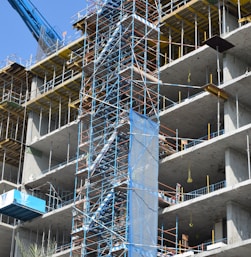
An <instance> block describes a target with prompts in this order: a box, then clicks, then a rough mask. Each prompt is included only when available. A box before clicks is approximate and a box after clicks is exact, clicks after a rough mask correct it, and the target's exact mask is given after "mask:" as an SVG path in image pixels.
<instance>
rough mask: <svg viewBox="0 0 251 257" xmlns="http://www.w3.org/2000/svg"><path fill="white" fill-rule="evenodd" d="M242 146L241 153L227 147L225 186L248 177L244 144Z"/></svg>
mask: <svg viewBox="0 0 251 257" xmlns="http://www.w3.org/2000/svg"><path fill="white" fill-rule="evenodd" d="M243 147H244V149H243V150H244V151H243V153H240V152H237V151H236V150H234V149H231V148H228V149H227V150H226V152H225V165H226V182H227V186H230V185H234V184H237V183H239V182H241V181H244V180H247V179H248V162H247V154H246V152H245V149H246V146H243Z"/></svg>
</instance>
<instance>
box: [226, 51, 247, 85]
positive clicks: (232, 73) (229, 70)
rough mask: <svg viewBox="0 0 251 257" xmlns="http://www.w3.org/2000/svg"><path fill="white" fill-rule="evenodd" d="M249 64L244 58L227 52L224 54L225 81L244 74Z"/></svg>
mask: <svg viewBox="0 0 251 257" xmlns="http://www.w3.org/2000/svg"><path fill="white" fill-rule="evenodd" d="M248 67H249V65H248V64H247V63H246V62H245V61H244V60H243V59H242V60H240V59H238V58H237V57H235V56H233V55H231V54H228V53H225V54H224V56H223V82H227V81H230V80H231V79H234V78H236V77H238V76H240V75H242V74H244V73H245V72H246V71H247V69H248Z"/></svg>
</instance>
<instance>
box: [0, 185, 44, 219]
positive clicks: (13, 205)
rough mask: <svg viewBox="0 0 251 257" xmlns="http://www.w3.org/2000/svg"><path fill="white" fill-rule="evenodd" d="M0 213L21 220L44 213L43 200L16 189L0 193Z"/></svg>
mask: <svg viewBox="0 0 251 257" xmlns="http://www.w3.org/2000/svg"><path fill="white" fill-rule="evenodd" d="M0 213H2V214H5V215H7V216H10V217H13V218H15V219H19V220H22V221H27V220H31V219H33V218H36V217H38V216H40V215H42V214H44V213H45V201H44V200H42V199H40V198H37V197H34V196H32V195H28V194H26V193H22V192H20V191H18V190H16V189H13V190H11V191H8V192H6V193H4V194H2V195H0Z"/></svg>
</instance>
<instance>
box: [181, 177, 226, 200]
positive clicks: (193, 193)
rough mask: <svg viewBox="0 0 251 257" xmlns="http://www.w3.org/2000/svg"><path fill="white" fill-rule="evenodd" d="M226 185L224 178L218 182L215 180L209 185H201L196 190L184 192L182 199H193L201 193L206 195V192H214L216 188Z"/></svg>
mask: <svg viewBox="0 0 251 257" xmlns="http://www.w3.org/2000/svg"><path fill="white" fill-rule="evenodd" d="M225 187H226V180H223V181H220V182H217V183H215V184H212V185H209V186H206V187H202V188H200V189H197V190H193V191H191V192H189V193H185V194H184V195H183V197H182V198H183V199H182V200H183V201H188V200H191V199H194V198H197V197H199V196H202V195H206V194H209V193H211V192H214V191H216V190H219V189H222V188H225Z"/></svg>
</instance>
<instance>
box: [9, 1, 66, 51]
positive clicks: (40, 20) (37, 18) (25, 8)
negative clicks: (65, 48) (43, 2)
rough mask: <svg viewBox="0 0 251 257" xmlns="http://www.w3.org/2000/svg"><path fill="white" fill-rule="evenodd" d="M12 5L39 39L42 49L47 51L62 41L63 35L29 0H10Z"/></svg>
mask: <svg viewBox="0 0 251 257" xmlns="http://www.w3.org/2000/svg"><path fill="white" fill-rule="evenodd" d="M8 1H9V3H10V4H11V6H12V7H13V8H14V9H15V10H16V11H17V12H18V14H19V15H20V16H21V18H22V20H23V21H24V23H25V24H26V25H27V27H28V28H29V30H30V31H31V33H32V35H33V36H34V38H35V39H36V40H37V41H38V43H39V45H40V47H41V48H42V50H43V51H44V52H45V53H47V52H48V50H49V49H52V48H53V47H54V46H55V45H56V44H58V43H61V42H62V38H61V36H60V35H59V34H58V33H57V32H56V31H55V29H54V28H53V27H52V26H51V25H50V24H49V23H48V21H47V20H46V19H45V18H44V17H43V16H42V14H41V13H40V12H39V11H38V10H37V8H36V7H35V6H34V4H33V3H32V2H31V1H29V0H8Z"/></svg>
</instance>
